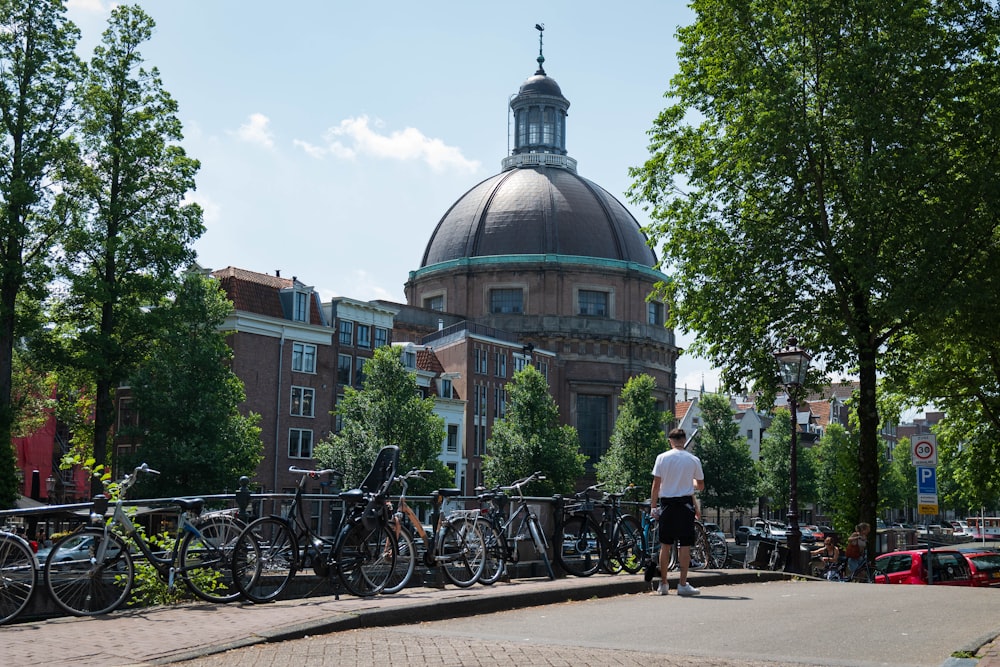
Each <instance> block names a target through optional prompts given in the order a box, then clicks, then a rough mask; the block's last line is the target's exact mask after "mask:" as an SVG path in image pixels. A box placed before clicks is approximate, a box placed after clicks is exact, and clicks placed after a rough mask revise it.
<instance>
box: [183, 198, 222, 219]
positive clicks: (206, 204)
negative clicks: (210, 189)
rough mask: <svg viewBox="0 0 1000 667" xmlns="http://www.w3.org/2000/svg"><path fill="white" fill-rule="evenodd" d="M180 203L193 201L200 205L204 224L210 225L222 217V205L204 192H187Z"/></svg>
mask: <svg viewBox="0 0 1000 667" xmlns="http://www.w3.org/2000/svg"><path fill="white" fill-rule="evenodd" d="M181 203H183V204H192V203H194V204H198V205H199V206H201V211H202V220H204V221H205V225H206V226H208V225H211V224H212V223H214V222H218V221H219V219H220V218H221V217H222V207H221V206H219V204H218V203H217V202H215V201H213V200H212V199H211V198H209V197H207V196H205V195H204V194H200V193H198V192H188V193H187V194H186V195H185V196H184V200H183V201H182V202H181Z"/></svg>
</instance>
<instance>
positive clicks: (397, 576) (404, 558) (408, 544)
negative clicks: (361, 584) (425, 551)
mask: <svg viewBox="0 0 1000 667" xmlns="http://www.w3.org/2000/svg"><path fill="white" fill-rule="evenodd" d="M416 566H417V545H416V544H415V543H414V541H413V533H412V532H410V529H409V528H407V527H406V526H403V527H401V528H400V529H399V534H398V535H396V564H395V566H394V567H393V568H392V574H390V575H389V580H388V581H386V582H385V588H383V589H382V592H383V593H388V594H392V593H398V592H399V591H401V590H403V589H404V588H406V585H407V584H408V583H410V579H412V578H413V571H414V570H415V569H416Z"/></svg>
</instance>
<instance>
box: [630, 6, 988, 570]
mask: <svg viewBox="0 0 1000 667" xmlns="http://www.w3.org/2000/svg"><path fill="white" fill-rule="evenodd" d="M691 7H692V8H693V10H694V12H695V16H696V18H695V21H694V23H693V24H692V25H689V26H686V27H683V28H681V29H680V30H679V31H678V38H679V41H680V44H681V48H680V53H679V67H680V72H679V74H678V75H677V76H676V77H675V78H674V79H673V80H672V82H671V86H670V89H669V91H668V93H667V94H668V96H669V97H670V98H671V99H673V100H674V103H673V104H672V105H671V106H670V107H669V108H667V109H666V110H664V111H663V112H662V113H661V114H660V116H659V117H658V118H657V120H656V121H655V124H654V126H653V128H652V130H651V133H650V134H651V137H652V144H651V157H650V159H649V160H648V161H647V162H646V163H645V165H644V166H642V167H640V168H636V169H634V170H633V171H632V174H633V176H634V178H635V179H636V180H635V183H634V184H633V186H632V189H631V192H630V194H631V195H632V197H633V199H634V200H635V201H638V202H643V203H644V204H645V205H647V206H648V207H650V211H651V216H652V218H653V220H654V223H653V225H652V227H651V229H650V233H651V238H652V239H654V240H655V242H657V243H658V244H660V245H661V247H662V263H663V266H664V269H665V270H666V272H668V273H669V275H670V276H671V280H670V282H669V283H668V284H666V285H664V286H663V292H664V295H665V298H666V300H667V301H668V303H669V305H670V313H671V324H673V325H674V326H677V327H679V328H680V329H682V330H684V331H694V332H695V333H696V335H697V337H696V339H695V342H694V344H693V345H692V346H691V347H692V349H693V350H694V351H696V352H699V353H701V354H702V355H704V356H706V357H707V358H708V359H709V360H711V361H712V362H713V363H714V364H715V365H716V366H717V367H720V368H724V369H726V370H725V371H724V375H723V379H724V383H725V384H726V385H727V386H731V387H738V386H742V385H743V383H744V382H746V381H747V380H752V381H754V382H755V383H756V385H757V387H758V388H762V389H763V388H765V387H767V388H772V387H774V384H775V373H774V361H773V359H772V358H771V350H773V349H775V348H777V347H779V346H780V343H781V341H782V340H783V339H784V337H785V336H786V335H787V334H788V333H794V334H796V335H797V336H798V337H799V339H800V340H801V341H802V343H803V344H804V346H805V347H807V348H809V349H810V350H812V351H814V352H817V353H819V354H820V355H821V356H822V357H823V359H824V362H825V366H826V369H827V372H835V371H840V370H851V371H853V372H855V373H857V374H858V377H859V381H860V395H859V399H858V402H857V404H856V406H855V409H856V411H857V417H858V435H859V446H858V450H857V452H858V459H859V465H858V471H859V481H860V485H859V488H858V492H857V494H856V497H857V502H858V505H859V508H860V510H859V512H860V514H861V516H862V517H864V520H865V521H868V522H870V523H872V524H873V525H874V521H875V518H876V512H877V507H878V498H877V495H878V492H877V489H878V481H879V467H878V458H879V440H878V432H879V427H880V419H879V414H878V408H877V401H876V378H877V375H878V373H879V371H880V370H881V371H888V370H890V369H891V370H892V372H895V373H905V372H907V370H906V368H905V366H902V365H900V366H891V367H887V368H881V367H880V361H881V356H880V355H881V354H882V351H883V350H887V349H890V348H891V347H892V346H893V345H894V344H896V343H897V339H898V338H899V337H900V336H902V335H904V334H905V333H907V332H909V331H912V330H914V328H916V327H920V328H923V329H928V330H929V329H940V328H941V326H942V325H943V324H944V323H945V321H946V319H947V316H948V314H949V313H950V312H951V310H952V309H953V305H952V304H953V298H961V297H964V296H965V295H966V294H967V293H968V286H969V285H972V284H974V283H975V281H974V280H970V279H973V278H976V277H978V275H979V268H978V267H980V266H984V265H987V266H988V265H995V261H994V259H993V258H995V256H996V254H997V252H998V247H997V243H996V238H997V236H996V234H997V225H998V218H997V216H996V213H995V212H996V210H997V209H998V208H1000V190H998V189H997V188H996V180H997V171H998V165H1000V162H998V161H1000V154H998V153H997V151H996V150H995V146H996V144H997V139H998V138H1000V137H998V135H1000V85H997V84H998V82H1000V60H998V59H997V57H996V44H997V38H998V36H1000V22H998V21H997V13H998V9H997V7H996V3H990V2H983V1H982V0H944V1H942V2H931V1H929V0H916V1H915V2H908V3H898V2H893V1H891V0H874V1H866V2H860V1H858V0H846V1H845V2H838V3H830V2H827V1H826V0H782V1H781V2H778V1H776V0H756V1H754V2H745V1H744V0H694V2H692V4H691ZM873 100H877V103H873ZM887 366H888V365H887ZM869 544H870V548H871V549H872V550H874V545H875V542H874V540H872V541H870V542H869ZM872 555H874V551H872V552H871V553H870V554H869V556H872Z"/></svg>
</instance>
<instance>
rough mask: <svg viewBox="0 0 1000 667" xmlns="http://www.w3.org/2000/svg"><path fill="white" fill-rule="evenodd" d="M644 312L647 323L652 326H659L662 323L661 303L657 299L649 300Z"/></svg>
mask: <svg viewBox="0 0 1000 667" xmlns="http://www.w3.org/2000/svg"><path fill="white" fill-rule="evenodd" d="M646 312H647V314H648V317H647V324H652V325H653V326H660V325H662V324H663V304H662V303H660V302H659V301H650V302H649V303H647V304H646Z"/></svg>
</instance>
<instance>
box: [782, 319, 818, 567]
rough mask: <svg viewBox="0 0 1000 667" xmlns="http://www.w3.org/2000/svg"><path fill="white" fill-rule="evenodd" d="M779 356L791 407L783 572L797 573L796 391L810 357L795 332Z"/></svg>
mask: <svg viewBox="0 0 1000 667" xmlns="http://www.w3.org/2000/svg"><path fill="white" fill-rule="evenodd" d="M774 357H775V359H777V360H778V368H779V369H780V371H781V381H782V383H783V384H784V385H785V391H786V392H788V404H789V407H791V410H792V417H791V421H792V443H791V450H790V451H789V457H788V458H789V467H790V468H791V470H789V473H788V515H787V517H786V519H787V525H788V529H787V531H786V533H785V535H786V538H785V539H786V545H787V546H788V556H787V557H786V558H785V572H792V573H796V574H799V573H801V570H802V559H801V556H800V554H799V548H800V545H801V544H802V531H801V530H799V446H798V430H799V429H798V418H797V415H796V413H797V412H798V404H797V401H796V399H797V398H798V396H797V394H796V392H797V391H798V388H799V387H801V386H802V384H803V382H805V375H806V371H807V370H808V369H809V361H810V360H811V359H812V357H811V356H810V355H809V353H807V352H806V351H805V350H803V349H801V348H799V346H798V340H796V338H795V337H794V336H791V337H790V338H789V339H788V347H787V348H786V349H784V350H779V351H777V352H775V353H774Z"/></svg>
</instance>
